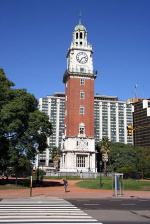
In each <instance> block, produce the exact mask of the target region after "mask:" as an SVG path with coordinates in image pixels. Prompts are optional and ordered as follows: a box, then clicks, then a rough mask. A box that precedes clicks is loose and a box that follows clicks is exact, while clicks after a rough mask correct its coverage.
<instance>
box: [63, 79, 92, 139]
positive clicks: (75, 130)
mask: <svg viewBox="0 0 150 224" xmlns="http://www.w3.org/2000/svg"><path fill="white" fill-rule="evenodd" d="M81 90H83V91H84V93H85V98H84V99H80V91H81ZM66 96H67V101H66V110H67V114H66V116H65V125H66V136H67V137H75V136H77V135H78V134H79V124H80V123H84V124H85V134H86V136H87V137H94V79H93V78H91V79H86V78H85V84H84V85H80V78H68V80H67V87H66ZM80 106H84V108H85V113H84V115H80Z"/></svg>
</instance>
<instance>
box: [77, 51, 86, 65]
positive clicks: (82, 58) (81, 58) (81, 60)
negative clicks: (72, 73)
mask: <svg viewBox="0 0 150 224" xmlns="http://www.w3.org/2000/svg"><path fill="white" fill-rule="evenodd" d="M76 59H77V61H78V62H79V63H81V64H85V63H86V62H87V61H88V56H87V54H86V53H85V52H82V51H81V52H79V53H78V54H77V55H76Z"/></svg>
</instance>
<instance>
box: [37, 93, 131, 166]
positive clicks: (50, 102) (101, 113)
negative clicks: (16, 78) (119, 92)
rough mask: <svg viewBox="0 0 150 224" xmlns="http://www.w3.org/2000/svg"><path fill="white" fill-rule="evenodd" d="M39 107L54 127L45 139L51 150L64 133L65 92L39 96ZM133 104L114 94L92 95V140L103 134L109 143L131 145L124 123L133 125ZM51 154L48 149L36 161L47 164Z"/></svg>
mask: <svg viewBox="0 0 150 224" xmlns="http://www.w3.org/2000/svg"><path fill="white" fill-rule="evenodd" d="M39 109H40V110H41V111H43V112H45V113H46V114H47V115H48V116H49V119H50V122H51V123H52V126H53V135H51V136H50V138H48V144H49V147H50V149H52V148H53V147H55V146H57V147H59V146H60V145H61V139H62V135H63V133H64V128H65V124H64V119H65V94H64V93H55V94H54V95H52V96H46V97H44V98H40V99H39ZM132 111H133V107H132V105H131V104H130V103H126V102H125V101H120V100H118V98H117V97H115V96H102V95H95V96H94V137H95V143H97V142H99V141H100V140H101V139H102V138H103V137H109V139H110V141H111V142H120V143H124V144H133V137H132V136H128V135H127V126H128V125H130V124H133V114H132ZM50 160H51V153H49V149H47V150H46V151H45V152H44V153H43V154H40V157H39V163H40V164H43V165H45V166H48V165H49V161H50Z"/></svg>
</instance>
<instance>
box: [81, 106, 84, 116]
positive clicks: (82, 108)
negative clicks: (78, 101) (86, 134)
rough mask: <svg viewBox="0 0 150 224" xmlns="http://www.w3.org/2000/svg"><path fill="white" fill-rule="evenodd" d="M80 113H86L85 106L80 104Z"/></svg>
mask: <svg viewBox="0 0 150 224" xmlns="http://www.w3.org/2000/svg"><path fill="white" fill-rule="evenodd" d="M80 115H84V107H83V106H80Z"/></svg>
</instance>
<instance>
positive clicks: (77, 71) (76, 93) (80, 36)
mask: <svg viewBox="0 0 150 224" xmlns="http://www.w3.org/2000/svg"><path fill="white" fill-rule="evenodd" d="M92 54H93V50H92V46H91V45H90V44H89V43H88V42H87V30H86V28H85V27H84V26H83V25H82V24H81V22H79V24H78V25H77V26H76V27H75V29H74V31H73V39H72V42H71V46H70V48H69V49H68V53H67V70H66V72H65V74H64V77H63V82H64V83H65V131H64V136H63V138H62V144H61V150H62V157H61V161H60V171H61V172H89V171H91V172H96V166H95V139H94V80H95V78H96V75H95V74H94V71H93V58H92Z"/></svg>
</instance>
